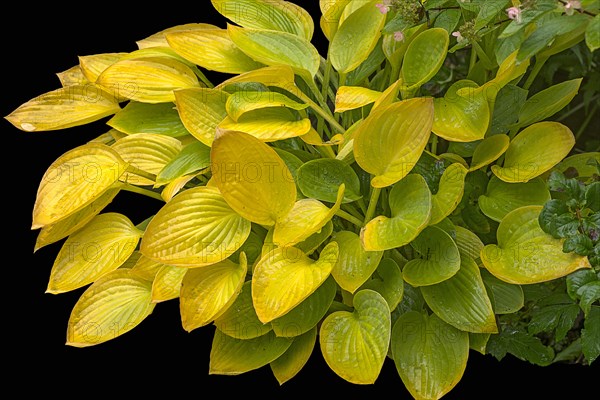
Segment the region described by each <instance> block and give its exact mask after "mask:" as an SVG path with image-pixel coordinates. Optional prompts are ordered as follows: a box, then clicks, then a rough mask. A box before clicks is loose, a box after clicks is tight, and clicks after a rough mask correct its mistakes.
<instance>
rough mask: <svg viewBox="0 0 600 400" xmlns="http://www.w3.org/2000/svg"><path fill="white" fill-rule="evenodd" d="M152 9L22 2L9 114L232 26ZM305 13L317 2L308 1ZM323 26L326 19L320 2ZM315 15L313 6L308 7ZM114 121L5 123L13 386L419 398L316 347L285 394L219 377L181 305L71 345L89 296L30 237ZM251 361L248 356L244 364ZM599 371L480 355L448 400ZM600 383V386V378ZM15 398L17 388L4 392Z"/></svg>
mask: <svg viewBox="0 0 600 400" xmlns="http://www.w3.org/2000/svg"><path fill="white" fill-rule="evenodd" d="M181 3H182V2H162V3H152V4H150V3H145V4H143V3H140V4H139V5H137V6H131V5H128V6H127V7H128V8H122V7H120V6H119V5H118V4H109V3H104V2H81V3H78V4H73V5H68V4H64V3H49V2H45V3H41V4H42V5H41V6H40V5H35V6H34V5H32V4H31V3H29V2H23V1H21V2H19V3H13V4H12V6H11V11H6V10H4V11H3V12H2V14H3V15H2V17H1V18H2V19H3V20H2V21H1V24H0V26H1V28H0V29H2V46H0V52H1V53H2V56H1V58H2V75H1V78H2V88H1V89H0V90H1V91H0V93H2V100H1V101H0V104H1V105H2V110H1V112H2V116H6V115H8V114H9V113H10V112H11V111H13V110H14V109H15V108H17V107H18V106H19V105H20V104H22V103H24V102H26V101H27V100H29V99H31V98H33V97H35V96H37V95H40V94H42V93H45V92H47V91H50V90H53V89H56V88H58V87H59V86H60V82H59V80H58V78H57V77H56V75H55V73H57V72H61V71H63V70H66V69H68V68H69V67H71V66H73V65H75V64H77V62H78V60H77V56H83V55H90V54H97V53H104V52H129V51H133V50H135V49H136V45H135V41H136V40H139V39H142V38H145V37H147V36H149V35H151V34H153V33H155V32H157V31H159V30H162V29H165V28H167V27H170V26H173V25H178V24H183V23H189V22H212V23H215V24H216V25H219V26H221V27H225V21H226V20H225V18H224V17H221V16H219V15H218V14H217V13H216V12H215V10H214V9H213V8H212V6H211V5H210V3H209V2H208V1H196V2H195V3H190V4H193V5H191V6H190V5H186V6H184V5H182V4H181ZM296 3H308V2H300V1H296ZM310 3H311V4H312V6H310V7H313V8H310V9H309V10H310V12H311V14H312V15H313V16H318V15H320V13H319V11H318V8H317V7H316V6H317V4H318V2H317V1H316V0H311V1H310ZM304 6H305V7H307V8H308V6H306V5H304ZM315 21H316V29H315V40H314V43H315V45H317V47H318V48H319V50H320V51H321V53H322V54H324V49H325V47H324V46H323V40H322V38H323V36H322V34H321V33H320V29H319V27H318V20H317V19H316V18H315ZM104 122H105V120H102V121H99V122H97V123H93V124H90V125H84V126H82V127H76V128H70V129H67V130H62V131H54V132H40V133H25V132H21V131H19V130H17V129H16V128H14V127H13V126H12V125H11V124H10V123H8V122H7V121H6V120H1V121H0V129H1V132H2V139H3V140H4V142H3V146H2V147H1V148H0V149H1V150H0V152H1V154H2V168H3V175H2V176H3V179H2V183H3V187H4V190H3V193H2V201H3V207H2V215H3V221H8V224H6V223H4V224H3V225H2V227H3V233H4V235H3V239H2V244H3V246H2V248H3V252H2V254H3V257H2V258H1V259H2V261H3V262H2V264H3V266H2V273H1V274H0V282H1V283H0V286H1V287H2V289H3V290H2V291H1V293H2V297H3V300H4V301H3V304H2V313H3V315H4V318H3V319H2V333H3V341H2V349H3V350H2V351H3V353H4V354H3V355H2V360H3V361H4V365H5V367H6V368H7V369H8V374H9V377H8V379H4V382H5V385H6V384H8V385H9V386H14V388H15V389H18V390H19V391H20V392H21V393H22V394H26V393H28V392H30V391H35V392H38V391H40V389H41V391H42V392H46V393H47V394H57V395H62V396H69V395H77V396H78V397H79V396H85V395H86V394H95V395H100V396H111V397H113V396H117V398H118V396H119V395H122V394H124V393H133V394H143V393H156V391H159V390H165V391H166V393H167V394H169V395H171V394H172V395H178V394H181V393H186V394H190V395H194V396H198V397H205V396H207V395H208V393H212V394H211V396H226V395H228V394H229V393H231V394H233V393H236V392H238V390H237V389H240V388H241V389H243V390H244V391H245V392H244V394H246V395H247V394H256V395H258V396H260V395H267V396H273V395H275V396H280V395H281V396H284V395H290V394H293V395H299V396H303V395H305V396H310V395H317V394H322V393H323V391H326V392H328V393H332V392H331V391H332V390H333V391H335V392H333V393H332V394H330V396H336V395H345V396H348V397H347V398H359V397H363V396H372V395H375V396H379V395H381V396H383V395H388V396H389V395H390V394H391V395H392V396H393V398H394V399H410V398H411V397H410V395H409V394H408V392H407V390H406V389H405V388H404V385H403V384H402V382H401V380H400V378H399V376H398V374H397V372H396V369H395V366H394V365H393V363H392V362H391V361H390V360H387V361H386V363H385V365H384V367H383V370H382V372H381V374H380V376H379V378H378V380H377V381H376V383H375V384H374V385H366V386H361V385H353V384H350V383H347V382H346V381H344V380H342V379H341V378H339V377H338V376H337V375H335V374H334V373H333V372H332V371H331V370H330V369H329V368H328V367H327V366H326V364H325V362H324V360H323V358H322V356H321V354H320V351H319V349H318V347H317V348H315V351H314V353H313V356H312V358H311V359H310V360H309V362H308V364H307V365H306V366H305V368H304V369H303V370H302V371H301V372H300V373H299V375H297V376H296V377H295V378H294V379H292V380H291V381H289V382H287V383H285V384H284V385H283V386H281V387H280V386H279V384H278V383H277V381H276V379H275V378H274V376H273V375H272V373H271V371H270V369H269V368H268V367H264V368H261V369H259V370H256V371H252V372H249V373H246V374H243V375H240V376H216V375H209V374H208V365H209V352H210V347H211V340H212V334H213V329H214V328H213V327H212V326H209V327H205V328H201V329H197V330H195V331H194V332H192V333H186V332H185V331H184V330H183V329H182V327H181V323H180V319H179V310H178V302H177V301H176V300H173V301H169V302H166V303H162V304H159V305H158V306H157V307H156V309H155V311H154V313H153V314H152V315H151V316H150V317H149V318H147V319H146V320H145V321H144V322H143V323H142V324H141V325H140V326H138V327H137V328H136V329H134V330H133V331H131V332H129V333H127V334H125V335H124V336H121V337H119V338H118V339H116V340H113V341H110V342H107V343H105V344H102V345H99V346H95V347H91V348H85V349H77V348H72V347H68V346H65V344H64V343H65V334H66V326H67V320H68V318H69V314H70V310H71V308H72V307H73V305H74V304H75V302H76V301H77V298H78V297H79V296H80V294H81V293H82V290H81V291H75V292H71V293H66V294H61V295H50V294H45V293H44V292H45V289H46V284H47V279H48V277H49V273H50V269H51V266H52V262H53V260H54V257H55V256H56V254H57V253H58V250H59V248H60V245H59V244H55V245H53V246H49V247H47V248H43V249H42V250H40V251H38V252H37V253H36V254H33V245H34V243H35V237H36V232H34V231H31V230H30V229H29V226H30V223H31V210H32V207H33V203H34V201H35V193H36V190H37V186H38V184H39V181H40V179H41V177H42V175H43V173H44V172H45V170H46V168H47V167H48V166H49V165H50V164H51V163H52V162H53V161H54V160H55V159H56V158H57V157H58V156H60V155H61V154H62V153H64V152H65V151H67V150H69V149H71V148H73V147H75V146H77V145H80V144H84V143H85V142H86V141H88V140H90V139H92V138H94V137H96V136H97V135H99V134H101V133H103V132H105V131H106V130H107V128H106V125H105V124H104ZM159 206H160V204H159V203H158V202H157V201H155V200H149V199H146V198H142V197H141V196H137V195H129V194H128V193H120V194H119V195H118V196H117V198H116V199H115V201H114V202H113V204H112V205H111V206H110V209H111V210H114V211H118V212H122V213H124V214H126V215H127V216H129V217H130V218H131V219H132V221H133V222H134V223H139V222H141V221H142V220H143V219H145V218H146V217H147V216H149V215H151V214H152V213H153V212H154V210H157V209H158V207H159ZM240 356H243V355H240ZM592 379H593V378H592V369H590V368H585V367H581V366H567V365H556V366H550V367H545V368H541V367H536V366H532V365H530V364H528V363H526V362H522V361H519V360H516V359H515V358H513V357H511V356H507V357H506V358H505V359H504V360H503V361H502V362H498V361H496V360H495V359H494V358H492V357H491V356H482V355H480V354H478V353H476V352H471V354H470V359H469V363H468V366H467V370H466V372H465V375H464V377H463V379H462V380H461V382H460V383H459V384H458V385H457V386H456V388H455V389H454V390H453V391H452V392H451V393H449V394H448V395H447V396H446V397H445V398H447V399H464V398H488V397H489V396H490V395H496V396H507V397H509V396H510V398H516V399H520V398H525V397H529V396H536V397H537V398H539V397H542V396H552V395H556V394H557V393H556V391H557V388H560V387H565V386H566V387H570V388H573V389H574V394H575V393H581V392H585V389H584V388H586V387H592V386H594V385H597V382H596V381H594V380H592ZM596 379H598V378H597V376H596ZM3 389H5V390H6V389H7V388H6V387H3Z"/></svg>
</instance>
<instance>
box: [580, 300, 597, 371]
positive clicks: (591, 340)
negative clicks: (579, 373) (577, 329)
mask: <svg viewBox="0 0 600 400" xmlns="http://www.w3.org/2000/svg"><path fill="white" fill-rule="evenodd" d="M581 347H582V350H583V355H584V356H585V358H586V360H587V361H588V363H589V364H592V363H593V362H594V361H595V360H596V359H597V358H598V356H600V307H597V306H594V307H592V308H591V309H590V313H589V314H588V316H587V317H586V319H585V322H584V325H583V329H582V330H581Z"/></svg>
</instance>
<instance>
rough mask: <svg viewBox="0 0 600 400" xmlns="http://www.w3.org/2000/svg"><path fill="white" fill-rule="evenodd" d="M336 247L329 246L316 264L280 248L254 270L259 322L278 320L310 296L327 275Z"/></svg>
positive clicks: (332, 262)
mask: <svg viewBox="0 0 600 400" xmlns="http://www.w3.org/2000/svg"><path fill="white" fill-rule="evenodd" d="M337 259H338V245H337V243H335V242H332V243H329V244H328V245H327V246H325V248H324V249H323V251H321V254H320V255H319V259H318V260H317V261H315V260H312V259H310V258H309V257H308V256H306V255H305V254H304V253H303V252H302V251H301V250H299V249H297V248H295V247H285V248H284V247H279V248H276V249H275V250H273V251H271V252H269V253H267V254H266V255H265V256H264V257H262V258H261V259H260V261H259V262H258V263H257V264H256V266H255V267H254V271H253V275H252V299H253V302H254V308H255V309H256V314H257V315H258V318H259V319H260V321H261V322H263V323H267V322H270V321H272V320H274V319H275V318H278V317H281V316H282V315H285V314H286V313H287V312H289V311H290V310H291V309H292V308H294V307H296V306H297V305H298V304H300V303H301V302H302V301H303V300H304V299H306V298H307V297H308V296H310V295H311V294H312V293H313V292H314V291H315V290H316V289H317V288H318V287H319V286H320V285H321V284H322V283H323V282H325V280H326V279H327V277H328V276H329V274H330V273H331V270H332V269H333V266H334V265H335V263H336V262H337Z"/></svg>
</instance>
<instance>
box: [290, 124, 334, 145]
mask: <svg viewBox="0 0 600 400" xmlns="http://www.w3.org/2000/svg"><path fill="white" fill-rule="evenodd" d="M300 139H302V141H303V142H304V143H306V144H310V145H311V146H341V145H343V144H344V136H343V135H341V134H337V135H333V136H332V137H331V139H329V140H328V141H326V142H324V141H323V138H322V137H321V136H320V135H319V133H318V132H317V131H316V130H315V128H313V127H312V126H311V128H310V130H309V131H308V133H306V134H304V135H302V136H300Z"/></svg>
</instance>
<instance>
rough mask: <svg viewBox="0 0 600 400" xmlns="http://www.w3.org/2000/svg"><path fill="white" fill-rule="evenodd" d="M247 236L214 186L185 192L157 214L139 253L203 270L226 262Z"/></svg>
mask: <svg viewBox="0 0 600 400" xmlns="http://www.w3.org/2000/svg"><path fill="white" fill-rule="evenodd" d="M249 234H250V222H249V221H247V220H245V219H244V218H242V217H240V216H239V215H238V214H237V213H236V212H235V211H234V210H232V209H231V208H230V207H229V205H228V204H227V203H226V202H225V199H223V196H221V194H220V193H219V190H218V189H216V188H213V187H205V186H201V187H197V188H194V189H188V190H186V191H184V192H181V193H179V194H178V195H177V196H175V197H173V199H172V200H171V201H169V202H168V203H167V204H165V205H164V206H163V207H162V208H161V209H160V210H159V211H158V213H156V215H155V216H154V218H152V220H151V221H150V223H149V224H148V227H147V228H146V232H145V233H144V236H143V238H142V243H141V245H140V251H141V252H142V254H143V255H145V256H146V257H148V258H151V259H153V260H155V261H158V262H161V263H164V264H167V265H175V266H181V267H189V268H193V267H202V266H206V265H211V264H215V263H217V262H219V261H223V260H225V259H226V258H227V257H229V256H230V255H231V254H233V253H234V252H235V251H236V250H237V249H238V248H240V246H241V245H242V244H243V243H244V241H245V240H246V238H247V237H248V235H249Z"/></svg>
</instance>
